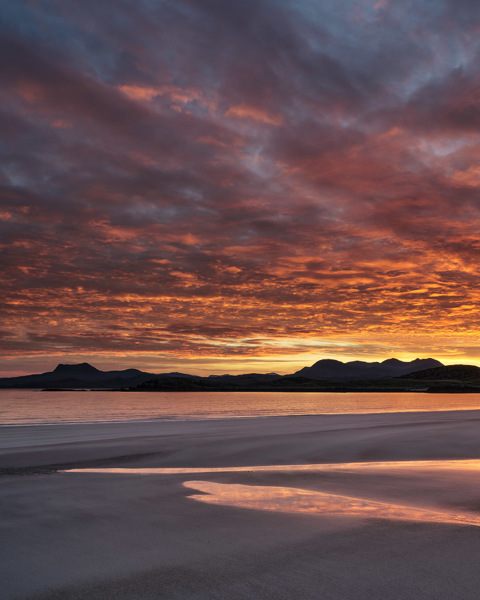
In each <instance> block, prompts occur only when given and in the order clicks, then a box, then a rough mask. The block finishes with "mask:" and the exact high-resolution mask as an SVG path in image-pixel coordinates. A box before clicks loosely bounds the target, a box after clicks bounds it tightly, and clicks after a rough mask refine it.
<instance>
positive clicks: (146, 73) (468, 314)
mask: <svg viewBox="0 0 480 600" xmlns="http://www.w3.org/2000/svg"><path fill="white" fill-rule="evenodd" d="M477 4H478V3H477V2H474V1H473V0H471V1H468V0H451V1H448V0H429V1H428V2H426V1H425V2H418V1H415V2H414V1H413V0H411V1H408V0H407V1H405V2H401V3H399V2H395V3H394V2H390V1H388V0H378V1H375V0H373V1H366V0H361V1H358V0H355V2H354V1H353V0H339V1H337V2H335V3H331V2H317V1H314V0H300V1H298V0H295V1H294V0H275V1H274V0H242V1H237V0H228V1H225V0H205V1H204V2H194V1H193V0H177V1H176V2H167V1H166V0H165V1H160V2H158V1H156V2H153V1H150V0H139V1H138V2H135V3H132V2H128V1H126V0H115V1H113V0H104V1H102V2H94V1H91V0H85V1H83V2H81V3H79V2H73V0H72V1H70V0H62V1H60V0H58V1H56V0H50V1H47V0H44V1H39V2H35V3H31V2H27V1H15V2H10V3H9V2H7V3H6V7H5V9H4V11H3V16H2V20H1V21H0V32H1V36H0V38H1V42H0V57H1V62H2V65H1V68H0V130H1V131H2V136H1V139H0V152H1V161H0V194H1V204H0V242H1V253H2V258H1V261H2V269H1V273H0V279H1V282H0V285H1V289H2V301H1V303H0V316H1V322H2V327H1V331H0V352H1V354H2V355H3V356H4V357H5V359H7V358H8V359H9V361H13V362H12V363H11V364H12V365H13V364H14V363H15V364H17V363H16V362H15V361H16V357H18V359H21V358H22V357H25V356H26V355H28V356H30V357H38V360H40V358H41V359H42V360H43V359H44V360H47V359H48V358H49V357H54V356H55V357H57V356H61V355H63V354H65V355H69V356H98V357H102V356H103V357H104V358H105V360H107V357H110V358H112V357H117V359H118V357H122V361H123V362H124V363H129V364H131V363H132V358H134V357H136V359H137V363H138V364H139V365H142V366H145V365H144V362H142V360H141V358H139V357H142V356H144V357H145V358H147V357H148V361H150V362H155V361H156V362H157V364H158V365H159V366H162V365H163V364H169V365H172V366H175V365H176V364H177V365H182V364H185V363H188V364H190V365H191V364H194V363H195V360H196V359H197V357H203V359H204V360H210V358H212V359H213V358H215V357H223V358H226V359H231V360H235V361H237V362H238V364H239V369H240V370H242V368H241V361H242V360H250V359H252V358H253V357H258V358H259V359H262V360H265V359H266V358H268V357H271V360H272V364H273V363H275V364H278V365H280V362H281V361H282V360H283V361H286V358H285V357H289V356H294V355H295V356H297V357H298V355H299V354H301V353H312V354H315V355H316V356H317V355H318V356H320V355H322V356H323V355H332V353H333V354H336V355H339V356H347V355H350V356H354V355H365V356H371V357H376V356H379V355H382V354H387V355H392V354H394V353H396V354H397V355H399V354H402V353H403V354H405V355H407V354H408V355H410V354H415V355H425V354H427V355H428V354H434V353H435V352H436V356H437V357H439V354H440V355H443V356H449V355H451V356H452V359H453V358H455V359H456V357H460V358H467V359H468V358H472V357H475V356H476V355H477V354H478V347H477V345H476V339H477V336H478V334H479V330H480V323H479V311H478V306H479V292H478V289H479V288H478V284H479V275H480V269H479V267H478V263H479V260H478V259H479V256H480V239H479V226H480V213H479V210H480V196H479V192H478V190H479V184H480V147H479V144H478V128H479V125H480V75H479V72H478V64H479V62H480V36H479V33H480V9H479V7H478V5H477ZM420 344H421V346H420ZM155 357H156V358H155ZM209 357H210V358H209ZM282 357H283V358H282ZM110 358H109V359H108V360H110ZM112 360H113V358H112ZM298 360H300V362H303V363H305V360H303V359H298ZM189 361H190V362H189ZM275 361H276V362H275ZM97 362H98V361H97ZM307 362H308V360H307ZM457 362H458V361H457ZM286 363H287V366H285V367H284V368H283V370H287V371H288V370H289V367H288V365H289V363H288V361H286ZM212 364H213V365H215V360H213V361H212ZM12 368H13V367H12ZM279 369H281V366H279ZM211 370H212V369H211ZM213 370H214V369H213ZM190 371H192V368H190Z"/></svg>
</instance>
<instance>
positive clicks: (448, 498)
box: [0, 411, 480, 600]
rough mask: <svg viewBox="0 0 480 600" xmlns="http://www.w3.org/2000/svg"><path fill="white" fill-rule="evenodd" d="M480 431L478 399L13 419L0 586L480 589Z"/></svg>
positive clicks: (50, 593)
mask: <svg viewBox="0 0 480 600" xmlns="http://www.w3.org/2000/svg"><path fill="white" fill-rule="evenodd" d="M479 434H480V411H452V412H430V413H426V412H425V413H397V414H395V413H391V414H376V415H375V414H371V415H368V414H367V415H326V416H300V417H267V418H252V419H218V420H205V421H170V422H158V423H111V424H95V425H48V426H19V427H1V428H0V473H1V477H0V515H1V517H0V539H1V540H2V543H1V544H0V558H1V560H0V581H1V582H2V583H1V586H2V590H1V597H2V598H5V599H6V600H7V599H8V600H10V599H12V600H13V599H18V600H20V599H32V600H33V599H39V600H40V599H44V600H47V599H67V600H68V599H87V598H88V599H110V598H111V599H113V598H115V599H118V598H125V599H153V598H162V599H163V598H165V599H196V600H197V599H198V600H200V599H202V600H203V599H205V600H207V599H208V600H210V599H227V598H228V599H234V600H235V599H242V600H243V599H247V598H248V599H252V598H253V599H259V600H267V599H275V600H277V599H290V598H304V599H314V598H315V599H319V598H322V599H332V600H333V599H334V600H344V599H352V600H362V599H365V600H367V599H368V600H371V599H377V598H378V599H382V600H384V599H389V598H391V599H407V598H408V599H412V598H422V599H431V600H433V599H435V600H444V599H445V600H446V599H449V600H451V599H452V598H462V599H465V600H467V599H470V598H471V599H472V600H473V599H477V598H478V590H479V589H480V572H479V571H478V556H479V553H480V526H479V525H478V524H476V519H477V518H478V517H480V470H478V469H479V468H478V466H477V465H476V464H475V463H472V462H468V460H471V459H480V435H479ZM453 460H456V461H466V462H465V463H460V462H459V463H448V461H453ZM384 461H387V464H384V465H383V464H382V463H384ZM405 461H407V464H405ZM416 461H424V462H423V464H418V463H417V462H416ZM430 461H436V462H435V463H430ZM438 461H447V462H445V465H447V467H445V468H442V466H441V465H442V463H438ZM344 463H362V464H364V465H370V466H366V467H362V466H361V465H360V466H358V465H355V464H354V465H348V464H347V465H344ZM371 463H379V464H378V465H377V466H374V465H371ZM282 465H285V466H286V467H285V468H284V469H282V468H280V467H281V466H282ZM288 465H304V466H305V467H304V468H303V470H296V469H294V468H291V469H289V468H288ZM308 465H316V466H315V467H313V466H312V470H309V469H308ZM318 465H320V467H318ZM321 465H330V466H329V467H328V468H324V469H322V468H321ZM255 466H267V467H268V466H275V467H276V468H275V469H272V470H268V469H262V470H255V469H254V468H253V467H255ZM209 467H211V468H216V469H217V470H215V471H208V470H205V468H209ZM233 467H252V469H244V470H238V471H235V470H228V469H229V468H233ZM115 468H124V469H132V471H131V472H123V473H112V472H108V471H100V472H69V471H68V470H69V469H115ZM135 468H144V469H145V468H152V469H154V468H164V469H168V468H172V469H173V468H175V469H177V471H172V472H168V471H164V472H162V473H150V474H145V473H144V474H138V473H135V471H134V469H135ZM200 468H203V469H202V470H201V471H200V472H182V471H179V469H185V470H186V471H188V470H189V469H200ZM218 469H225V470H223V471H222V470H218ZM207 484H208V485H207ZM210 484H217V486H216V487H215V486H214V487H212V486H210V487H209V485H210ZM218 484H220V485H218ZM239 485H240V486H242V487H235V486H239ZM232 486H233V487H232ZM245 486H250V487H249V488H247V487H245ZM213 489H214V490H217V491H218V493H219V494H220V495H221V494H224V493H226V492H229V493H230V492H231V491H232V490H234V491H235V493H238V494H240V495H242V494H243V500H241V502H244V503H245V502H246V500H245V497H244V496H245V493H248V490H249V489H250V490H252V494H253V491H255V492H256V493H257V495H258V493H260V492H261V493H262V494H265V497H266V498H267V496H268V498H270V496H269V492H271V493H272V494H273V493H275V494H277V497H278V495H285V496H288V493H291V494H293V495H294V496H295V494H296V497H297V499H296V504H295V502H292V503H291V505H290V508H289V504H288V502H289V501H287V502H286V504H285V503H284V504H283V505H282V508H280V509H278V508H277V509H275V507H274V506H272V505H270V508H269V509H268V503H265V504H264V509H261V508H259V507H256V508H252V507H246V506H245V504H244V505H243V506H239V505H238V504H237V505H234V504H233V502H234V501H233V500H232V499H231V498H230V499H229V500H228V498H227V500H225V498H226V497H227V496H228V494H227V495H226V496H225V498H224V499H223V500H222V498H220V503H218V502H217V500H218V498H217V499H216V500H215V497H214V495H212V490H213ZM282 489H283V490H285V489H286V490H287V491H286V492H285V493H284V492H282ZM265 490H266V491H265ZM292 490H293V492H292ZM288 491H289V492H288ZM287 492H288V493H287ZM215 493H217V492H215ZM205 494H206V497H210V500H209V501H208V500H207V501H202V498H201V496H202V495H205ZM299 498H300V501H299ZM332 498H333V499H332ZM345 498H346V499H347V500H345ZM318 499H320V500H321V502H323V504H321V503H320V505H319V506H320V508H318V506H317V509H316V512H311V508H309V507H311V506H313V505H315V503H316V502H317V501H318ZM352 499H353V500H352ZM250 500H251V499H250ZM250 500H249V501H250ZM287 500H288V498H287ZM327 500H328V502H327ZM222 502H225V503H223V504H222ZM237 502H238V498H237ZM271 502H272V501H271V498H270V503H271ZM342 502H343V504H342ZM335 503H336V504H335ZM354 504H355V506H358V505H359V504H361V510H359V509H358V510H357V509H356V510H357V512H355V511H353V510H352V506H353V505H354ZM302 506H303V509H302V510H303V512H302V511H299V507H302ZM379 506H380V507H381V510H380V509H379V508H378V507H379ZM390 506H394V507H396V508H395V510H394V512H395V511H397V513H398V511H399V510H400V509H401V511H403V512H401V511H400V513H398V514H400V517H401V518H398V514H397V516H395V515H393V516H389V514H390V513H389V512H388V510H390V509H389V507H390ZM322 507H326V508H322ZM372 507H373V508H372ZM398 507H400V509H399V508H398ZM405 507H406V508H405ZM412 510H420V512H419V515H420V516H419V517H415V516H413V517H411V518H410V517H408V514H409V513H408V511H410V512H411V511H412ZM329 511H330V512H329ZM382 511H383V512H382ZM422 511H423V512H422ZM427 513H428V514H429V515H432V514H433V515H440V517H439V518H437V517H435V516H434V517H432V519H433V521H432V520H431V521H428V520H425V519H426V517H425V515H426V514H427ZM402 515H403V516H402ZM405 515H407V516H405ZM441 515H449V516H450V517H451V518H463V515H467V516H468V519H467V518H466V517H465V519H466V521H468V522H458V523H457V522H442V518H441ZM452 516H453V517H452ZM435 519H436V522H435ZM445 521H448V519H445Z"/></svg>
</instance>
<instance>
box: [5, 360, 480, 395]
mask: <svg viewBox="0 0 480 600" xmlns="http://www.w3.org/2000/svg"><path fill="white" fill-rule="evenodd" d="M462 373H463V375H462ZM403 376H407V377H408V379H410V380H411V381H410V382H408V381H407V379H402V377H403ZM422 379H424V380H429V381H431V380H437V379H438V380H440V381H443V380H446V379H452V380H456V381H457V382H461V381H463V380H465V381H466V380H472V381H471V382H470V381H469V383H472V384H473V383H475V382H474V381H473V380H475V379H479V384H480V368H478V367H470V366H465V365H455V366H453V367H444V366H443V365H442V363H441V362H439V361H438V360H434V359H433V358H427V359H419V358H417V359H415V360H413V361H411V362H403V361H401V360H398V359H396V358H390V359H388V360H384V361H383V362H371V363H368V362H363V361H358V360H357V361H352V362H348V363H343V362H340V361H338V360H319V361H318V362H316V363H315V364H314V365H312V366H311V367H305V368H303V369H301V370H300V371H297V372H296V373H294V374H293V375H285V376H281V375H278V374H277V373H267V374H261V373H245V374H243V375H216V376H213V375H211V376H209V377H199V376H198V375H188V374H186V373H160V374H154V373H148V372H145V371H139V370H138V369H124V370H121V371H101V370H100V369H97V368H95V367H94V366H92V365H90V364H88V363H81V364H73V365H72V364H59V365H58V366H57V367H56V368H55V369H54V370H53V371H50V372H47V373H38V374H35V375H24V376H22V377H7V378H3V379H0V388H40V389H41V388H48V389H92V388H93V389H99V388H100V389H138V390H166V391H168V390H172V391H173V390H178V391H188V390H191V391H194V390H198V391H201V390H204V391H210V390H211V391H220V390H221V391H262V390H263V391H266V390H270V391H275V390H278V391H281V390H284V391H295V390H300V391H301V390H303V391H315V390H316V391H321V390H326V391H328V390H337V391H347V390H348V389H351V390H355V389H363V390H374V389H377V388H378V389H382V390H383V389H385V390H387V391H388V390H393V389H404V388H405V389H412V388H413V387H418V384H417V383H414V381H417V380H419V381H420V380H422ZM379 380H382V381H379ZM428 386H430V384H428Z"/></svg>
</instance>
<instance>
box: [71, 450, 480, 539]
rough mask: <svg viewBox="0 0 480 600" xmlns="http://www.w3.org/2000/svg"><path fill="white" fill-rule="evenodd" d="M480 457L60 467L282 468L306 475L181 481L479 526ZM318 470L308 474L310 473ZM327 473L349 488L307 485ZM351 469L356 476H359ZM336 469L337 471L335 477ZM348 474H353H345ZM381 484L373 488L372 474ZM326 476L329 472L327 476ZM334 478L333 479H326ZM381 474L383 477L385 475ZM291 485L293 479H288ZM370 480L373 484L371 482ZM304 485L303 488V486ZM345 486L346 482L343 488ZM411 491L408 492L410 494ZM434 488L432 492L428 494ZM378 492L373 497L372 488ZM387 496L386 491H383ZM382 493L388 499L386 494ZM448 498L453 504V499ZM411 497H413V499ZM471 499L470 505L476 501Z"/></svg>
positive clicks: (245, 499) (321, 507) (220, 498)
mask: <svg viewBox="0 0 480 600" xmlns="http://www.w3.org/2000/svg"><path fill="white" fill-rule="evenodd" d="M479 472H480V460H478V459H469V460H421V461H400V462H399V461H386V462H370V463H361V462H360V463H333V464H323V463H322V464H310V465H266V466H248V467H221V468H206V467H202V468H168V467H166V468H156V467H153V468H152V467H150V468H89V469H70V470H68V471H65V473H80V474H82V473H87V474H88V473H97V474H101V475H139V476H158V475H172V474H175V475H176V474H183V475H187V474H193V473H195V474H197V473H203V474H207V475H208V474H211V475H213V474H216V473H239V474H242V473H248V474H250V475H251V474H252V473H254V474H258V473H262V474H270V475H272V474H276V473H281V474H282V475H283V476H284V477H283V482H285V475H288V476H289V477H291V476H292V475H294V476H295V475H301V476H302V475H305V474H307V475H308V474H309V475H310V477H309V478H308V479H305V478H301V479H297V480H296V481H297V485H300V487H296V485H291V486H284V485H282V486H281V487H279V486H278V485H276V486H272V485H271V484H270V485H258V481H256V483H255V485H251V484H247V485H245V484H243V483H232V482H229V483H225V482H221V483H219V482H215V481H205V480H204V479H202V480H194V481H184V482H183V485H184V486H185V487H186V488H188V489H189V490H194V491H196V492H200V494H193V495H190V496H189V498H190V499H192V500H197V501H199V502H204V503H207V504H216V505H223V506H235V507H237V508H246V509H254V510H270V511H275V512H289V513H307V514H310V515H317V516H322V517H333V518H335V517H354V518H374V519H389V520H395V521H420V522H426V523H443V524H454V525H473V526H476V527H480V516H479V514H478V510H477V509H476V508H474V509H473V511H472V510H470V511H469V510H468V509H467V510H466V509H465V506H467V507H468V506H469V505H470V508H472V506H471V499H472V498H474V499H475V503H476V504H477V502H476V498H477V497H478V474H479ZM317 473H318V474H319V475H321V476H322V477H321V478H316V480H314V479H312V475H315V474H317ZM327 475H330V476H332V475H333V477H334V478H335V476H336V484H337V485H339V482H340V484H341V485H340V487H342V485H343V486H345V484H347V485H348V481H349V478H350V486H351V493H353V495H351V493H347V494H345V488H343V490H342V491H341V493H338V492H340V490H338V492H334V493H332V491H331V490H328V491H327V490H321V489H320V490H318V489H309V485H310V486H311V485H312V483H313V482H314V481H316V484H317V485H320V486H321V487H322V486H324V485H325V483H326V482H327V481H328V478H326V476H327ZM358 475H360V476H361V478H360V479H359V478H358ZM339 476H340V478H339ZM352 476H353V479H352ZM379 476H381V477H382V479H383V483H384V485H382V488H381V490H380V491H379V489H378V486H376V485H375V483H377V484H378V477H379ZM330 481H332V479H331V478H330ZM333 481H335V479H333ZM387 481H388V484H386V482H387ZM291 483H293V484H295V479H293V480H291ZM372 483H373V486H372ZM304 485H306V486H307V487H306V488H304V487H302V486H304ZM347 489H348V488H347ZM412 491H414V492H415V493H414V494H413V495H412ZM432 492H433V498H432ZM379 494H380V496H381V497H380V498H379V497H378V495H379ZM389 494H390V495H392V496H393V497H392V498H388V495H389ZM387 498H388V499H387ZM452 501H454V505H452ZM412 502H413V504H412ZM476 504H475V506H476Z"/></svg>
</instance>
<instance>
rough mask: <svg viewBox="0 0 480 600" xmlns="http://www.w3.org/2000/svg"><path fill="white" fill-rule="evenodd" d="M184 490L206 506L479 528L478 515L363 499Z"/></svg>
mask: <svg viewBox="0 0 480 600" xmlns="http://www.w3.org/2000/svg"><path fill="white" fill-rule="evenodd" d="M183 485H184V486H185V487H187V488H190V489H193V490H197V491H199V492H203V494H195V495H192V496H190V498H193V499H194V500H199V501H200V502H206V503H207V504H220V505H226V506H235V507H240V508H251V509H257V510H272V511H277V512H278V511H280V512H289V513H308V514H319V515H325V516H327V515H328V516H348V517H367V518H374V519H392V520H402V521H422V522H429V523H450V524H456V525H474V526H476V527H479V526H480V516H479V517H477V516H476V515H471V514H468V513H452V512H442V511H432V510H428V509H424V508H417V507H414V506H401V505H397V504H390V503H386V502H377V501H375V500H367V499H364V498H351V497H349V496H340V495H336V494H325V493H322V492H314V491H309V490H302V489H298V488H290V487H270V486H253V485H240V484H223V483H212V482H210V481H186V482H185V483H184V484H183Z"/></svg>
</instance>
